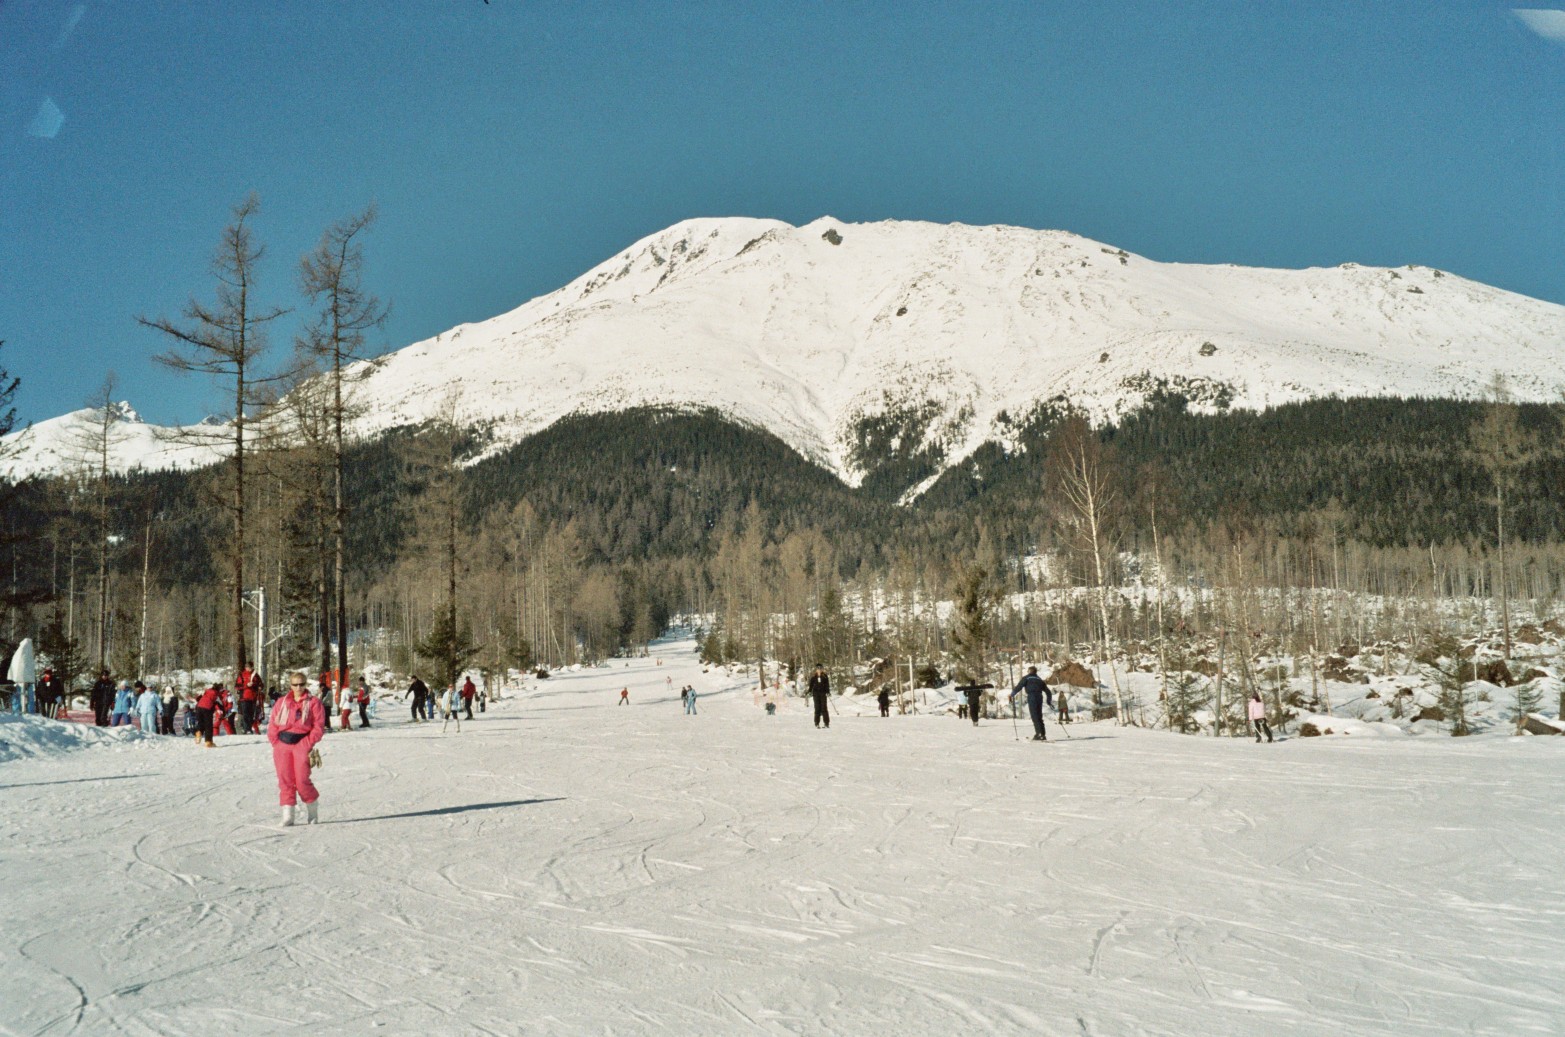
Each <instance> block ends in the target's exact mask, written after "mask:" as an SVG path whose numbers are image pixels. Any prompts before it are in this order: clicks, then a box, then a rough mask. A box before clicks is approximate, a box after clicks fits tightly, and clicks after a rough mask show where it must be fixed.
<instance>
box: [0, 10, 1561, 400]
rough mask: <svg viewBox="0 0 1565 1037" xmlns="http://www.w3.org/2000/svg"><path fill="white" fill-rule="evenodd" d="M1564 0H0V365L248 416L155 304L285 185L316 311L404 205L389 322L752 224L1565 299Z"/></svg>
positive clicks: (282, 332) (282, 214)
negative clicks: (891, 223) (963, 238)
mask: <svg viewBox="0 0 1565 1037" xmlns="http://www.w3.org/2000/svg"><path fill="white" fill-rule="evenodd" d="M1562 22H1565V15H1559V14H1558V13H1556V14H1553V15H1550V14H1541V15H1538V14H1534V15H1527V16H1518V15H1517V14H1515V13H1514V12H1513V11H1512V10H1511V8H1510V7H1509V6H1507V5H1503V4H1493V3H1483V2H1458V0H1417V2H1399V0H1374V2H1369V3H1366V2H1364V0H1353V2H1341V3H1338V2H1314V0H1312V2H1307V3H1283V2H1275V3H1273V2H1257V3H1244V2H1238V0H1234V2H1220V3H1219V2H1211V3H1207V2H1196V0H1185V2H1177V3H1176V2H1167V0H1157V2H1131V0H1127V2H1114V0H1103V2H1093V3H1089V2H1075V0H1069V2H1067V0H1032V2H1020V3H976V2H975V3H949V4H943V3H917V2H912V0H903V2H899V3H870V2H864V3H851V2H831V3H810V2H802V0H796V2H790V3H786V4H759V3H738V2H735V3H715V2H714V3H688V4H687V3H673V2H666V3H612V2H605V3H597V4H591V5H587V4H577V3H546V2H533V0H528V2H523V0H493V2H492V3H490V4H484V3H482V2H481V0H398V2H392V3H321V2H319V0H300V2H292V0H268V2H264V3H263V2H249V0H246V2H240V3H233V2H206V0H180V2H161V0H158V2H154V0H135V2H115V3H107V2H101V0H100V2H77V0H0V68H4V69H5V72H4V74H3V75H0V339H4V340H6V346H5V348H4V350H3V351H0V364H3V365H4V366H5V367H7V368H8V369H9V370H10V372H11V373H12V374H14V375H20V376H21V377H22V379H23V388H22V391H21V393H20V396H19V398H18V407H19V412H20V414H21V416H22V418H23V419H24V420H39V419H42V418H46V417H50V416H53V415H55V414H59V413H62V412H64V411H67V410H70V409H73V408H75V407H79V406H81V405H82V404H83V401H84V400H85V399H86V398H87V397H88V396H89V395H90V394H92V393H93V391H94V390H95V389H96V388H97V387H98V386H99V385H100V384H101V382H102V380H103V378H104V375H105V374H106V373H107V372H108V371H109V370H110V369H113V370H114V371H115V372H116V373H117V375H118V377H119V381H120V387H121V388H120V395H121V396H122V397H124V398H127V399H129V400H130V401H131V402H132V403H133V404H134V405H135V406H136V407H137V408H138V409H139V410H140V411H141V412H142V414H143V415H144V416H145V417H146V418H148V419H149V420H154V421H161V422H169V421H176V420H195V419H197V418H199V417H201V416H203V415H205V414H207V413H209V412H212V411H215V410H218V409H220V408H221V405H222V404H221V395H220V394H219V393H218V392H217V391H215V388H214V387H213V386H212V385H211V384H209V383H208V382H206V381H203V380H200V379H197V378H189V377H186V378H182V377H179V376H176V375H174V374H172V373H170V372H167V371H164V370H162V369H160V368H158V367H156V366H155V365H153V363H152V362H151V360H150V357H151V356H152V354H153V353H155V352H157V351H159V350H161V349H162V348H163V347H164V343H162V342H160V341H158V339H157V338H156V336H155V335H153V333H151V332H150V331H147V330H145V329H142V328H140V327H139V326H138V325H137V324H136V322H135V317H136V315H137V314H146V315H149V316H156V315H160V314H167V315H170V316H174V315H176V314H177V313H178V311H179V309H180V307H181V306H182V305H183V304H184V303H185V301H186V299H187V298H188V297H190V296H191V295H192V294H194V295H196V296H198V297H200V298H203V299H206V298H210V295H211V281H210V278H209V275H208V273H207V262H208V259H209V257H210V255H211V252H212V250H213V248H214V246H215V245H216V243H217V239H218V235H219V232H220V231H221V229H222V227H223V225H224V224H225V222H226V221H227V218H228V213H229V210H230V208H231V207H232V206H233V205H234V204H235V203H236V202H238V201H239V200H240V199H241V198H243V197H244V195H245V194H246V193H247V192H248V191H250V190H252V189H253V190H256V191H258V192H259V193H260V196H261V200H262V212H261V215H260V217H259V218H258V220H257V221H256V224H255V226H256V230H257V233H258V235H259V238H260V240H262V241H263V242H265V243H266V245H267V246H268V248H269V255H268V258H267V260H266V261H265V263H264V264H263V267H262V278H263V281H262V293H263V295H264V296H265V297H266V300H267V301H269V302H272V303H274V304H276V305H283V306H295V305H299V300H298V298H297V293H296V291H295V269H296V266H297V262H298V258H299V256H300V255H301V254H302V253H304V252H305V251H306V250H308V249H309V248H310V247H311V246H313V245H314V243H315V242H316V240H317V239H318V238H319V235H320V233H321V231H322V229H323V228H324V227H325V226H326V225H327V224H329V223H330V222H331V221H333V220H334V219H337V218H338V217H341V216H344V215H347V214H348V213H350V212H353V211H356V210H358V209H360V208H362V207H363V206H364V205H365V204H366V203H368V202H370V201H374V202H375V203H376V204H377V205H378V206H379V208H380V213H381V220H380V223H379V224H378V226H377V227H376V229H375V231H374V232H373V234H372V236H371V237H370V239H369V240H368V242H367V252H368V272H367V274H368V281H369V283H370V286H371V287H372V288H373V289H374V290H375V291H376V292H377V293H378V294H380V295H381V296H382V297H383V298H384V299H386V300H388V301H390V302H391V303H392V305H393V314H392V319H391V321H390V322H389V324H388V325H387V326H386V328H385V330H384V332H383V333H382V334H381V336H380V338H379V341H378V343H377V344H378V346H379V347H381V348H384V349H392V348H397V347H400V346H403V345H406V344H408V343H410V342H414V341H417V340H419V339H422V338H426V337H428V336H431V335H433V334H435V333H436V332H439V331H442V330H445V329H446V328H449V327H451V326H452V325H455V324H458V323H461V322H464V321H475V320H482V319H485V318H488V317H491V316H494V315H496V314H498V313H502V312H505V311H507V310H509V309H512V308H514V307H515V306H518V305H520V304H521V303H522V302H524V301H526V300H527V299H529V298H531V297H533V296H535V295H538V294H541V293H543V292H547V291H551V290H553V289H554V288H557V287H559V286H560V285H561V284H563V283H565V282H566V281H568V280H570V279H571V278H572V277H574V276H575V275H577V274H578V273H580V272H582V271H583V270H585V269H586V268H587V267H589V266H591V265H593V264H594V263H597V262H599V261H601V260H602V259H605V258H607V257H608V256H609V255H612V254H613V253H614V252H615V251H617V250H619V249H622V248H624V247H625V246H627V245H629V244H630V243H631V242H632V241H634V240H636V239H637V238H640V237H642V236H644V235H646V234H649V233H652V232H653V231H656V230H658V229H661V228H662V227H664V226H667V225H668V224H671V223H674V222H676V221H678V220H681V219H685V218H688V217H693V216H718V215H746V216H761V217H774V218H778V219H783V220H788V221H790V222H794V223H802V222H806V221H809V220H811V219H814V218H815V217H817V216H821V215H824V214H830V215H832V216H835V217H837V218H839V219H844V220H850V221H860V220H879V219H921V220H934V221H961V222H966V223H1007V224H1016V225H1020V226H1028V227H1047V228H1060V229H1065V230H1071V231H1074V232H1076V233H1079V234H1084V235H1086V236H1088V237H1092V238H1097V239H1100V240H1102V241H1106V242H1111V243H1113V244H1115V245H1117V246H1120V247H1124V248H1127V249H1130V250H1131V251H1134V252H1138V253H1142V254H1144V255H1147V256H1150V257H1152V258H1154V259H1160V260H1180V261H1191V262H1233V263H1244V264H1256V265H1268V266H1285V267H1302V266H1315V265H1334V264H1337V263H1340V262H1345V261H1350V260H1351V261H1356V262H1362V263H1374V264H1387V265H1393V264H1403V263H1412V262H1416V263H1422V264H1428V265H1431V266H1437V267H1441V268H1443V269H1447V270H1451V271H1454V272H1456V273H1459V274H1462V275H1463V276H1467V277H1472V278H1476V279H1478V280H1482V281H1487V282H1490V283H1493V284H1496V285H1499V286H1501V287H1503V288H1507V289H1510V290H1513V291H1518V292H1523V293H1526V294H1529V295H1534V296H1538V297H1541V298H1545V299H1551V300H1554V301H1559V302H1565V189H1562V185H1561V177H1562V174H1565V125H1562V123H1565V25H1562ZM1555 30H1559V31H1555ZM293 330H294V329H293V327H292V325H288V326H279V327H278V328H277V330H276V332H275V334H274V344H273V349H274V352H275V353H276V354H277V355H278V357H279V358H280V357H281V356H282V355H283V354H284V353H285V352H286V351H287V348H288V346H289V342H290V339H291V336H292V333H293ZM1562 353H1565V344H1562Z"/></svg>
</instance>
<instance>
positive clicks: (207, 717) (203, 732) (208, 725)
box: [195, 683, 218, 749]
mask: <svg viewBox="0 0 1565 1037" xmlns="http://www.w3.org/2000/svg"><path fill="white" fill-rule="evenodd" d="M217 689H218V685H217V684H215V683H214V684H213V685H212V686H211V687H209V688H207V689H206V690H205V691H203V692H202V693H201V696H200V697H199V698H197V699H196V708H195V714H196V744H197V745H204V746H206V747H207V748H208V749H210V748H212V713H213V712H214V711H215V710H216V709H217V694H218V691H217Z"/></svg>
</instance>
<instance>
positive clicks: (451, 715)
mask: <svg viewBox="0 0 1565 1037" xmlns="http://www.w3.org/2000/svg"><path fill="white" fill-rule="evenodd" d="M456 703H457V695H456V689H455V688H447V689H446V690H445V691H442V692H441V693H440V712H442V713H444V714H445V717H446V722H445V723H443V724H441V725H440V733H441V734H445V733H446V728H447V727H449V726H451V721H453V720H455V721H456V733H457V734H461V733H462V718H461V717H459V716H457V712H456Z"/></svg>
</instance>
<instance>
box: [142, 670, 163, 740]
mask: <svg viewBox="0 0 1565 1037" xmlns="http://www.w3.org/2000/svg"><path fill="white" fill-rule="evenodd" d="M136 692H137V694H136V716H137V718H138V719H139V720H140V721H141V733H142V734H148V735H150V734H153V733H154V732H156V731H157V729H158V717H159V716H160V715H161V714H162V712H163V700H162V699H161V698H159V697H158V693H157V692H155V691H153V690H152V689H151V688H149V687H147V686H146V685H145V684H143V683H141V682H140V681H137V682H136Z"/></svg>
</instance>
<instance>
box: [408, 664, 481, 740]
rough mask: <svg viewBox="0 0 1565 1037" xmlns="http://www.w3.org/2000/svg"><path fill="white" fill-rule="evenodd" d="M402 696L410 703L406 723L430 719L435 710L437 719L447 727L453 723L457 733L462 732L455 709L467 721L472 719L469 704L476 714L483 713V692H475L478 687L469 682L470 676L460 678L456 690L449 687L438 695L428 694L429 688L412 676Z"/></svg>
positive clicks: (430, 692) (464, 675)
mask: <svg viewBox="0 0 1565 1037" xmlns="http://www.w3.org/2000/svg"><path fill="white" fill-rule="evenodd" d="M402 697H403V698H404V699H408V698H411V699H412V700H413V705H412V716H411V717H409V718H408V723H410V724H415V723H422V722H425V721H430V720H434V719H435V711H436V710H437V709H438V710H439V711H440V715H441V717H442V718H444V720H445V721H446V722H447V723H448V724H449V723H450V722H451V721H452V720H455V721H456V722H457V725H456V726H457V730H458V731H460V730H462V718H461V716H460V715H459V714H458V712H457V711H458V710H459V709H460V710H463V711H465V712H466V714H467V719H469V720H472V719H473V703H474V702H477V703H478V711H479V712H480V713H482V712H484V710H485V709H486V708H487V703H488V695H487V693H485V692H481V691H479V689H478V686H477V685H476V684H474V683H473V678H472V675H471V674H463V675H462V685H461V687H460V688H459V687H456V686H454V685H453V686H452V687H449V688H447V689H446V690H445V691H443V692H441V693H440V694H438V695H437V694H435V693H434V692H432V691H430V690H429V685H427V684H425V683H424V682H423V681H422V680H421V679H420V678H419V676H418V675H417V674H414V675H413V681H412V683H410V684H409V685H408V690H407V692H406V693H405V694H403V696H402Z"/></svg>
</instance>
